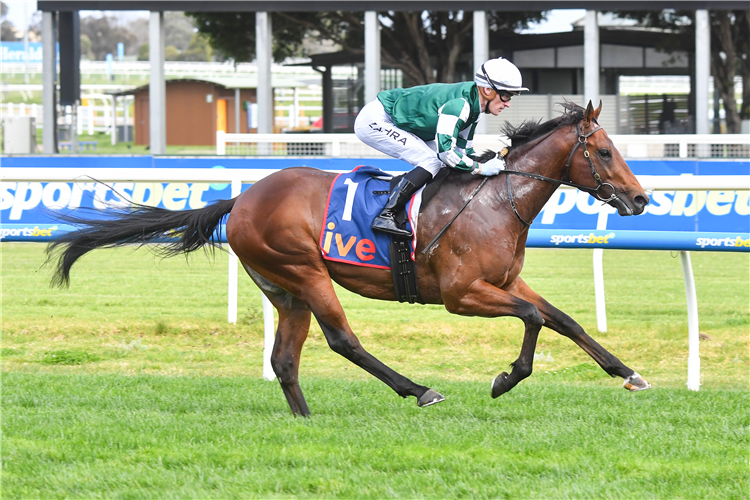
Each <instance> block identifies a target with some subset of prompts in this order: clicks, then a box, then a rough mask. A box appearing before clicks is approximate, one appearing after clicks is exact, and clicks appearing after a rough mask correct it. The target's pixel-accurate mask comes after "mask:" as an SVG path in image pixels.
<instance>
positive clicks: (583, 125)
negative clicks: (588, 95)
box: [566, 101, 649, 215]
mask: <svg viewBox="0 0 750 500" xmlns="http://www.w3.org/2000/svg"><path fill="white" fill-rule="evenodd" d="M579 109H580V108H579ZM601 111H602V103H601V101H599V107H598V108H596V109H594V106H593V105H592V103H591V101H589V104H588V106H587V107H586V109H585V110H584V112H583V119H582V120H581V121H580V122H578V123H577V124H576V133H577V136H578V137H577V139H576V141H577V142H576V144H575V146H574V147H573V150H572V151H571V153H570V156H569V157H568V164H567V166H566V169H567V172H568V177H569V179H570V181H571V182H573V183H575V184H578V185H580V186H583V187H585V188H587V189H586V191H587V192H588V193H589V194H591V195H592V196H594V197H595V198H597V199H599V200H601V201H604V202H606V203H608V204H609V205H612V206H613V207H614V208H616V209H617V212H618V213H619V214H620V215H638V214H641V213H643V210H644V209H645V208H646V205H648V202H649V199H648V195H647V194H646V192H645V191H644V190H643V187H641V184H640V183H639V182H638V179H636V178H635V175H633V172H631V171H630V167H628V164H627V163H625V160H624V159H623V157H622V155H621V154H620V152H619V151H618V150H617V148H616V147H615V145H614V144H612V141H611V140H610V138H609V136H608V135H607V133H606V132H605V131H604V129H603V128H602V127H601V126H600V125H599V123H598V122H597V118H598V117H599V113H601Z"/></svg>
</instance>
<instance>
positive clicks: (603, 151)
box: [599, 148, 612, 158]
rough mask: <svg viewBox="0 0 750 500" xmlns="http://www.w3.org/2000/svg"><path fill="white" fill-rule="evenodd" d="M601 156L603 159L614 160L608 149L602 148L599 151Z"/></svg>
mask: <svg viewBox="0 0 750 500" xmlns="http://www.w3.org/2000/svg"><path fill="white" fill-rule="evenodd" d="M599 156H601V157H602V158H612V152H611V151H610V150H609V149H607V148H602V149H600V150H599Z"/></svg>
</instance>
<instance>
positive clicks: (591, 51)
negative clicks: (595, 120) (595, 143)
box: [583, 10, 599, 108]
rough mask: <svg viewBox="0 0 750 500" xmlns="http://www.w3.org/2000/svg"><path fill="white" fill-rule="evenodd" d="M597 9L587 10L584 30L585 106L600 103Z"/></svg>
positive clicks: (595, 105)
mask: <svg viewBox="0 0 750 500" xmlns="http://www.w3.org/2000/svg"><path fill="white" fill-rule="evenodd" d="M597 14H598V13H597V11H595V10H587V11H586V26H585V28H584V30H583V98H584V99H583V100H584V102H583V106H584V107H586V105H587V104H588V102H589V101H591V102H592V104H593V105H594V107H595V108H596V107H597V106H598V105H599V21H598V19H597V17H596V16H597Z"/></svg>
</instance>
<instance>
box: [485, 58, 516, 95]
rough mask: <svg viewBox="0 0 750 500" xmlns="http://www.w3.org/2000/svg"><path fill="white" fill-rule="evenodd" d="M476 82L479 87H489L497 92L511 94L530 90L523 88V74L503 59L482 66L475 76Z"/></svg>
mask: <svg viewBox="0 0 750 500" xmlns="http://www.w3.org/2000/svg"><path fill="white" fill-rule="evenodd" d="M474 82H476V84H477V87H487V88H489V89H492V90H494V91H495V92H497V91H498V90H508V91H510V92H520V91H522V90H529V89H527V88H526V87H523V82H522V80H521V72H520V71H518V68H517V67H516V65H515V64H513V63H512V62H510V61H509V60H507V59H504V58H502V57H498V58H497V59H490V60H489V61H487V62H486V63H484V64H482V65H481V66H480V67H479V69H478V70H477V73H476V75H474Z"/></svg>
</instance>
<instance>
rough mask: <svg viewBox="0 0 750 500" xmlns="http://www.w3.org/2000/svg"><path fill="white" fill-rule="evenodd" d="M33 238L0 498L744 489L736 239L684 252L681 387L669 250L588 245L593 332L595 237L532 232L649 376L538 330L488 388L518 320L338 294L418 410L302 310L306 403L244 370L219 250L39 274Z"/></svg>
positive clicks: (677, 300) (91, 260)
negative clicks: (637, 383) (689, 264)
mask: <svg viewBox="0 0 750 500" xmlns="http://www.w3.org/2000/svg"><path fill="white" fill-rule="evenodd" d="M43 250H44V246H43V245H40V244H24V243H2V244H1V245H0V254H1V255H0V257H1V261H0V262H1V264H2V269H1V273H0V277H1V278H2V295H1V297H0V298H1V299H2V350H0V368H1V369H2V372H1V374H2V417H1V418H2V429H3V437H2V459H3V469H2V490H1V493H2V495H3V497H4V498H64V497H72V498H248V497H249V498H276V497H283V498H289V497H297V498H320V497H331V498H386V497H387V498H453V497H477V498H721V499H723V498H750V487H749V486H748V480H749V479H750V473H749V471H750V469H749V468H748V458H749V454H750V452H749V451H748V450H750V448H749V445H750V443H749V442H748V430H749V429H750V421H749V420H748V415H749V412H748V389H749V388H750V387H749V384H748V382H749V379H748V375H749V374H750V352H749V351H750V339H749V337H750V335H748V334H749V333H750V256H748V255H747V254H744V255H743V254H719V253H702V252H694V253H692V255H691V257H692V260H693V267H694V273H695V277H696V287H697V293H698V305H699V317H700V322H701V333H702V334H703V336H704V338H703V339H702V340H701V346H700V347H701V371H702V384H703V385H702V387H701V391H699V392H689V391H687V390H686V389H685V380H686V362H687V350H688V346H687V317H686V306H685V291H684V283H683V278H682V271H681V266H680V261H679V258H677V257H676V256H675V255H672V254H670V253H669V252H635V251H633V252H628V251H607V252H605V253H604V269H605V286H606V292H607V311H608V326H609V328H608V330H609V331H608V332H607V333H597V332H596V327H595V325H596V315H595V308H594V294H593V276H592V271H591V262H592V260H591V251H589V250H541V249H531V250H529V252H528V255H527V259H526V266H525V269H524V272H523V274H522V276H523V277H524V279H525V280H526V281H527V282H528V283H529V284H530V285H531V286H532V287H533V288H534V289H535V290H537V291H538V292H540V293H541V294H542V295H543V296H545V297H546V298H547V299H548V300H550V301H551V302H552V303H553V304H556V305H557V306H558V307H560V308H561V309H562V310H564V311H566V312H568V313H569V314H571V315H572V316H573V317H574V318H575V319H576V320H578V321H579V322H580V323H581V324H582V325H583V326H584V328H585V329H586V330H587V331H588V332H589V333H591V334H592V336H593V337H594V338H596V339H597V340H598V341H599V342H600V343H601V344H602V345H604V346H605V347H606V348H607V349H609V350H610V351H611V352H613V353H614V354H615V355H616V356H618V357H619V358H620V359H621V360H623V362H625V363H626V364H627V365H629V366H631V367H632V368H634V369H636V370H637V371H639V372H640V373H641V374H642V375H644V376H645V377H646V378H647V379H648V380H649V381H650V382H651V383H652V384H653V386H654V388H653V389H652V390H650V391H646V392H642V393H635V394H631V393H628V392H627V391H624V390H622V388H621V387H620V385H621V381H620V380H619V379H618V380H613V379H610V378H609V377H607V376H606V375H605V374H604V372H602V371H601V369H599V367H598V366H597V365H596V364H595V363H594V362H593V361H592V360H591V359H590V358H589V357H588V356H586V354H585V353H583V352H582V351H581V350H580V349H579V348H578V347H577V346H575V345H574V344H573V343H572V342H570V341H568V340H567V339H564V338H562V337H560V336H559V335H557V334H555V333H554V332H551V331H549V330H546V329H543V330H542V333H541V335H540V338H539V344H538V347H537V360H536V361H535V369H534V374H533V375H532V376H531V377H530V378H529V379H528V380H526V381H524V382H522V383H521V384H520V385H519V386H518V387H516V388H515V389H514V390H513V391H511V392H510V393H508V394H506V395H504V396H502V397H501V398H499V399H497V400H492V399H491V398H490V397H489V385H490V384H489V382H490V380H491V379H492V378H493V377H494V376H496V375H497V374H498V373H499V372H500V371H502V370H504V369H506V368H507V366H508V364H509V363H510V362H512V361H513V360H514V359H515V358H516V357H517V356H518V352H519V350H520V346H521V339H522V323H521V322H520V320H517V319H512V318H499V319H494V320H487V319H481V318H463V317H460V316H455V315H450V314H448V313H447V312H446V311H445V310H444V309H443V308H442V307H440V306H419V305H408V304H394V303H392V302H383V301H372V300H367V299H363V298H361V297H359V296H356V295H354V294H351V293H349V292H346V291H344V290H340V289H339V296H340V299H341V302H342V304H343V306H344V309H345V311H346V313H347V317H348V319H349V322H350V324H351V325H352V327H353V329H354V331H355V333H356V334H357V335H358V336H359V338H360V339H361V340H362V343H363V345H364V346H365V347H366V348H367V349H368V350H369V351H370V352H372V353H373V354H374V355H375V356H377V357H378V358H379V359H381V360H382V361H384V362H385V363H387V364H388V365H389V366H391V367H393V368H394V369H396V370H397V371H400V372H401V373H403V374H404V375H406V376H408V377H410V378H412V379H413V380H414V381H416V382H418V383H422V384H426V385H428V386H430V387H434V388H435V389H437V390H439V391H441V392H442V393H443V394H445V395H446V397H447V399H446V401H445V402H444V403H441V404H440V405H436V406H433V407H429V408H425V409H419V408H417V406H416V403H415V401H414V399H413V398H409V399H407V400H403V399H401V398H399V397H398V396H396V395H395V394H394V393H393V392H392V391H391V390H390V389H388V388H387V387H386V386H385V385H383V384H382V383H380V382H379V381H377V380H374V379H373V378H372V377H371V376H370V375H368V374H367V373H365V372H364V371H363V370H361V369H359V368H358V367H356V366H354V365H352V364H351V363H349V362H348V361H346V360H344V359H343V358H341V357H340V356H338V355H336V354H335V353H333V352H332V351H331V350H330V349H329V348H328V346H327V344H326V342H325V340H324V338H323V335H322V333H321V331H320V329H319V328H318V327H317V325H313V326H312V328H311V332H310V337H309V338H308V340H307V342H306V344H305V349H304V350H303V354H302V364H301V370H300V372H301V373H300V381H301V385H302V388H303V390H304V391H305V395H306V397H307V401H308V404H309V405H310V409H311V411H312V413H313V416H312V418H311V419H308V420H303V419H293V418H292V417H291V416H290V413H289V410H288V407H287V404H286V401H285V399H284V397H283V395H282V392H281V390H280V388H279V387H278V384H277V383H274V382H264V381H262V380H260V374H261V368H262V347H263V319H262V312H261V304H260V295H259V292H258V290H257V288H255V286H254V285H252V283H251V282H250V280H249V279H247V278H245V277H243V276H241V279H240V288H239V295H240V305H239V310H240V313H239V321H238V324H237V325H230V324H228V323H227V322H226V288H227V281H226V280H227V260H226V255H225V254H223V253H217V254H216V258H215V261H214V262H212V261H211V260H209V259H206V258H205V257H204V256H203V255H202V254H201V253H198V254H196V255H194V256H193V257H191V258H190V259H189V261H188V263H186V261H185V260H184V259H179V258H175V259H168V260H160V259H158V258H155V257H154V256H153V255H151V254H150V253H148V252H147V251H146V250H143V249H141V250H131V249H119V250H100V251H96V252H93V253H92V254H90V255H87V256H85V257H84V258H83V259H82V260H81V261H80V262H78V263H77V264H76V265H75V266H74V268H73V271H72V275H71V277H72V283H71V288H70V289H69V290H57V289H50V288H49V287H48V282H49V277H50V270H49V269H48V268H42V267H40V266H41V264H42V262H44V254H43ZM373 318H377V320H373Z"/></svg>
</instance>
